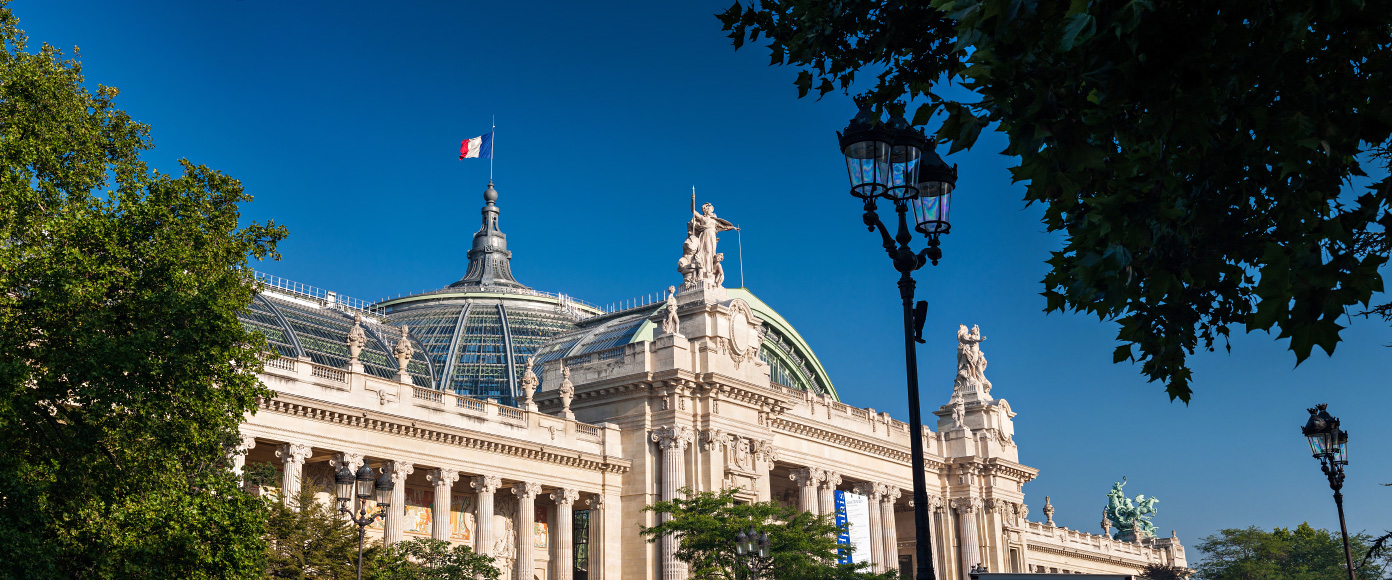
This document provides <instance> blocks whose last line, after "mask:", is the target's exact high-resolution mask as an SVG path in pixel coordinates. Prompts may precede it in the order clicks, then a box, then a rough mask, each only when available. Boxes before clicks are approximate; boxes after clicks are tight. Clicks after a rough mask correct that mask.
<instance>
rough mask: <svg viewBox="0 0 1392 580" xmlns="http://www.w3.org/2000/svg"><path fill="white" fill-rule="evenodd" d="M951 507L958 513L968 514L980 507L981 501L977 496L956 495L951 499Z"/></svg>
mask: <svg viewBox="0 0 1392 580" xmlns="http://www.w3.org/2000/svg"><path fill="white" fill-rule="evenodd" d="M951 505H952V509H955V510H957V511H958V512H960V513H964V514H969V513H973V512H975V511H977V510H980V509H981V505H982V501H981V498H979V497H956V498H952V501H951Z"/></svg>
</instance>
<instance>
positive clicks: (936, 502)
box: [914, 495, 952, 578]
mask: <svg viewBox="0 0 1392 580" xmlns="http://www.w3.org/2000/svg"><path fill="white" fill-rule="evenodd" d="M928 507H929V513H930V514H932V516H933V521H932V522H931V524H932V526H933V529H932V531H931V532H930V533H931V534H932V537H933V545H932V550H933V577H934V578H947V576H946V575H945V573H944V572H943V570H946V569H947V568H948V562H949V560H948V559H947V558H948V547H949V546H951V545H952V542H951V538H949V537H948V535H947V526H946V525H945V524H944V522H946V521H949V520H948V519H947V512H946V511H945V507H944V505H943V499H942V497H941V496H937V495H930V496H928ZM914 541H917V540H916V539H915V540H914ZM914 565H915V566H917V565H918V564H917V562H915V563H914Z"/></svg>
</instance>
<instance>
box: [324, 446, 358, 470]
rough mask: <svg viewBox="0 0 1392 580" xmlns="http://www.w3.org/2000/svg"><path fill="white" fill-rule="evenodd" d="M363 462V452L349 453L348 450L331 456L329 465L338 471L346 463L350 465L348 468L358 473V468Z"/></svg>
mask: <svg viewBox="0 0 1392 580" xmlns="http://www.w3.org/2000/svg"><path fill="white" fill-rule="evenodd" d="M362 464H363V454H361V453H349V452H347V451H343V452H339V453H335V454H334V456H333V457H331V458H329V465H330V466H332V467H333V469H334V471H335V472H337V471H338V470H340V469H343V467H344V466H345V465H346V466H348V469H349V470H351V471H352V472H353V473H357V472H358V468H359V467H362Z"/></svg>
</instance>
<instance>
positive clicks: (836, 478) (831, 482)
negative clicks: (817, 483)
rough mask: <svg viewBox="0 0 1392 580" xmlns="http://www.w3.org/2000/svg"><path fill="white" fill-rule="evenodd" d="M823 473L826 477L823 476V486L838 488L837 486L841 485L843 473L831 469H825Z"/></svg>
mask: <svg viewBox="0 0 1392 580" xmlns="http://www.w3.org/2000/svg"><path fill="white" fill-rule="evenodd" d="M823 473H824V474H825V477H823V478H822V487H824V488H826V489H836V486H838V485H841V474H839V473H836V472H835V471H832V470H830V469H828V470H825V471H824V472H823Z"/></svg>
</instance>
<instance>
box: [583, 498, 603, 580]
mask: <svg viewBox="0 0 1392 580" xmlns="http://www.w3.org/2000/svg"><path fill="white" fill-rule="evenodd" d="M585 503H587V504H588V505H589V508H590V580H604V540H605V535H604V523H605V518H604V507H605V504H604V494H598V493H597V494H595V495H594V496H593V497H591V498H590V499H589V500H587V501H586V502H585Z"/></svg>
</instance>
